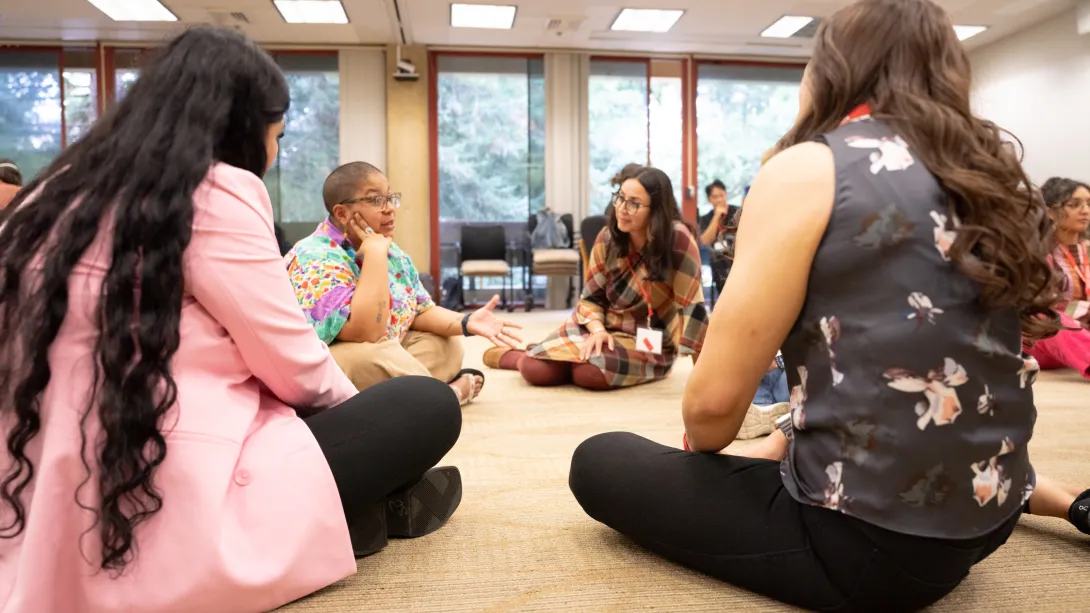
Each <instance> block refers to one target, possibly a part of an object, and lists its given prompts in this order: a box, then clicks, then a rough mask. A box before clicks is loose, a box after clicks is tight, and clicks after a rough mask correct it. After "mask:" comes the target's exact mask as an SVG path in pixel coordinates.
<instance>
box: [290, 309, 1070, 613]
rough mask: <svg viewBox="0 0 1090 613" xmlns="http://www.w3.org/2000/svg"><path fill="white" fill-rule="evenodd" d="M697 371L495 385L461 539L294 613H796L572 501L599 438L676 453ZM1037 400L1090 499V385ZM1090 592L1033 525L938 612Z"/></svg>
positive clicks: (429, 548) (377, 568)
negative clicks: (647, 381) (595, 384)
mask: <svg viewBox="0 0 1090 613" xmlns="http://www.w3.org/2000/svg"><path fill="white" fill-rule="evenodd" d="M563 317H564V314H562V313H532V314H519V313H516V314H514V315H512V316H511V318H512V319H514V320H516V321H519V322H521V323H522V324H523V325H524V326H526V329H527V335H526V338H527V340H534V339H536V338H539V337H540V336H542V335H543V334H544V333H545V332H547V331H548V330H549V329H551V328H552V327H553V326H555V325H558V324H559V322H560V321H561V319H562V318H563ZM486 346H487V344H486V342H484V341H480V340H479V339H469V340H467V341H466V362H467V364H466V365H467V366H477V367H480V356H481V353H482V351H483V350H484V348H485V347H486ZM691 369H692V362H691V361H690V360H688V359H686V360H683V361H682V362H680V363H679V364H678V365H677V366H676V367H675V370H674V373H673V374H672V375H671V376H670V378H669V379H667V380H666V381H663V382H660V383H656V384H653V385H648V386H644V387H640V388H637V389H632V390H623V391H617V392H609V393H590V392H582V391H579V390H576V389H574V388H560V389H533V388H531V387H529V386H528V385H526V384H525V383H523V382H522V380H521V379H520V378H519V376H518V373H514V372H500V371H487V376H488V380H487V383H486V386H485V390H484V392H483V394H482V396H481V397H480V398H479V399H478V401H477V402H476V403H475V404H473V405H471V406H470V407H467V408H466V410H465V423H464V426H463V428H462V438H461V440H460V441H459V442H458V444H457V446H455V448H454V450H453V451H452V452H451V453H450V455H449V456H448V458H447V460H446V462H445V463H450V464H455V465H457V466H458V467H459V468H460V469H461V471H462V475H463V479H464V483H465V495H464V498H463V500H462V506H461V508H460V509H459V510H458V512H457V513H456V514H455V516H454V517H453V519H452V520H451V522H450V524H449V525H447V526H446V527H444V528H443V529H442V530H440V531H438V532H436V533H435V534H432V535H430V536H427V537H424V538H421V539H417V540H413V541H395V542H392V543H391V544H390V546H389V547H388V548H386V549H385V550H383V551H382V552H380V553H379V554H377V555H374V556H371V557H369V558H365V559H362V560H360V561H359V572H358V573H357V574H356V575H355V576H353V577H350V578H348V579H345V580H344V581H341V582H340V583H337V584H336V585H333V586H331V587H329V588H327V589H325V590H323V591H321V592H319V593H317V594H315V595H312V596H310V597H308V598H305V599H303V600H300V601H297V602H295V603H293V604H291V605H288V606H287V607H284V608H283V609H281V611H290V612H293V613H302V612H319V611H320V612H323V613H329V612H347V611H489V612H498V611H643V610H660V611H723V610H740V609H745V610H753V611H773V610H787V609H788V607H785V606H783V605H780V604H778V603H775V602H772V601H770V600H768V599H766V598H764V597H761V596H758V595H756V594H752V593H749V592H747V591H745V590H741V589H737V588H734V587H732V586H729V585H725V584H723V583H720V582H717V581H714V580H712V579H709V578H706V577H704V576H702V575H699V574H697V573H694V572H691V571H689V570H687V569H685V568H682V567H680V566H677V565H674V564H671V563H669V562H665V561H663V560H660V559H658V558H656V557H654V556H651V555H649V554H647V553H646V552H644V551H642V550H641V549H639V548H638V547H636V546H635V545H633V544H632V543H630V542H628V541H626V540H625V539H624V538H622V537H619V536H617V535H616V534H614V533H612V532H610V531H609V530H607V529H606V528H605V527H603V526H601V525H600V524H597V523H596V522H594V521H593V520H591V519H589V518H588V517H587V516H586V515H584V514H583V512H582V510H581V509H580V508H579V506H578V505H577V504H576V502H575V500H574V499H573V498H572V496H571V494H570V492H569V491H568V486H567V478H568V466H569V463H570V459H571V453H572V451H573V450H574V449H575V447H576V445H578V444H579V443H580V442H581V441H583V440H584V439H586V438H587V437H589V436H591V435H593V434H597V433H599V432H608V431H613V430H629V431H633V432H636V433H639V434H641V435H644V436H647V437H649V438H652V439H654V440H657V441H659V442H662V443H665V444H669V445H678V444H679V438H680V435H681V416H680V412H679V406H680V405H679V402H680V400H679V399H680V397H681V392H682V390H683V389H684V386H685V380H686V377H687V375H688V373H689V372H690V370H691ZM1035 391H1036V393H1037V408H1038V413H1039V417H1038V420H1037V430H1036V434H1035V436H1034V439H1033V442H1032V443H1031V448H1032V453H1033V461H1034V464H1035V466H1036V467H1037V469H1038V470H1039V471H1041V472H1044V473H1048V474H1050V475H1051V476H1053V477H1055V478H1058V479H1061V480H1064V481H1071V482H1075V483H1080V484H1088V485H1090V444H1088V442H1090V383H1087V382H1083V381H1082V380H1081V379H1079V378H1077V377H1075V376H1073V375H1071V374H1051V373H1045V374H1043V375H1042V376H1041V377H1040V379H1039V382H1038V383H1037V385H1036V389H1035ZM744 444H745V443H736V445H744ZM1088 577H1090V537H1086V536H1083V535H1081V534H1079V533H1078V532H1077V531H1075V530H1074V529H1073V528H1071V527H1070V526H1069V525H1068V524H1066V522H1061V521H1059V520H1045V519H1040V518H1032V517H1030V518H1026V519H1023V520H1022V522H1021V524H1020V525H1019V527H1018V529H1017V530H1016V531H1015V532H1014V535H1013V536H1012V537H1011V539H1010V541H1009V542H1008V544H1007V545H1006V546H1005V547H1003V548H1002V549H1000V550H999V551H998V552H997V553H996V554H994V555H993V556H992V557H991V558H989V559H988V560H986V561H985V562H984V563H982V564H980V565H979V566H977V567H976V568H975V569H974V570H973V572H972V574H971V575H970V576H969V578H968V579H967V580H966V581H965V582H964V583H963V584H962V585H961V586H960V587H959V588H958V589H957V590H956V591H954V593H953V594H951V595H950V596H948V597H947V598H946V599H945V600H943V601H942V602H941V603H940V604H939V605H938V606H936V607H935V610H938V611H958V612H964V611H1043V612H1054V611H1087V610H1090V578H1088Z"/></svg>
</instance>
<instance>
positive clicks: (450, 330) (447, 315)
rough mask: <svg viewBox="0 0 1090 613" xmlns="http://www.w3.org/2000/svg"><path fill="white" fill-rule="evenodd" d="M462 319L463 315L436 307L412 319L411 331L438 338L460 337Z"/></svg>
mask: <svg viewBox="0 0 1090 613" xmlns="http://www.w3.org/2000/svg"><path fill="white" fill-rule="evenodd" d="M463 317H465V315H463V314H461V313H455V312H454V311H451V310H450V309H444V308H443V307H441V306H438V305H437V306H433V307H432V308H430V309H428V310H427V311H424V312H423V313H420V314H418V315H417V316H416V318H415V319H413V325H412V329H413V330H416V331H417V332H430V333H432V334H436V335H438V336H462V318H463Z"/></svg>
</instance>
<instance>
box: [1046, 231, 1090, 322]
mask: <svg viewBox="0 0 1090 613" xmlns="http://www.w3.org/2000/svg"><path fill="white" fill-rule="evenodd" d="M1065 252H1066V253H1065ZM1048 261H1049V263H1050V264H1051V265H1052V268H1053V269H1054V270H1056V271H1057V272H1059V273H1060V274H1062V275H1063V276H1064V279H1066V282H1065V283H1064V297H1063V300H1062V301H1061V302H1060V304H1058V305H1056V309H1057V310H1059V311H1061V312H1063V313H1065V314H1066V315H1067V316H1068V317H1070V318H1071V319H1076V320H1079V321H1080V322H1082V324H1083V326H1086V325H1088V321H1090V296H1087V293H1088V292H1087V288H1086V283H1085V282H1084V281H1083V277H1087V280H1090V257H1088V254H1087V248H1086V244H1085V243H1081V244H1078V245H1072V246H1065V245H1057V246H1056V248H1055V249H1053V250H1052V254H1051V255H1050V256H1049V257H1048ZM1080 273H1081V274H1080Z"/></svg>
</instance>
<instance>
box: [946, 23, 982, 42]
mask: <svg viewBox="0 0 1090 613" xmlns="http://www.w3.org/2000/svg"><path fill="white" fill-rule="evenodd" d="M987 29H988V26H954V34H957V35H958V40H968V39H970V38H972V37H974V36H976V35H977V34H980V33H981V32H983V31H984V30H987Z"/></svg>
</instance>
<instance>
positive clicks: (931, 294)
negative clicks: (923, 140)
mask: <svg viewBox="0 0 1090 613" xmlns="http://www.w3.org/2000/svg"><path fill="white" fill-rule="evenodd" d="M864 111H865V107H864ZM823 141H824V142H825V143H826V144H827V145H828V146H829V147H830V148H831V149H832V151H833V154H834V156H835V159H836V200H835V205H834V208H833V212H832V215H831V217H830V219H829V225H828V229H827V230H826V232H825V236H824V238H823V239H822V242H821V245H820V247H819V249H818V251H817V254H816V255H815V257H814V262H813V266H812V269H811V272H810V280H809V290H808V293H807V296H806V304H805V306H804V307H803V310H802V312H801V313H800V314H799V318H798V320H797V321H796V322H795V325H794V327H793V328H792V330H791V332H790V334H789V336H788V338H787V340H786V341H785V344H784V347H783V357H784V361H785V363H786V368H787V374H788V384H789V386H790V387H791V418H792V425H793V432H792V434H791V436H790V438H791V443H790V447H789V451H788V454H787V457H786V458H785V459H784V461H783V463H782V464H781V473H782V476H783V481H784V485H785V486H786V488H787V490H788V492H789V493H790V494H791V496H792V497H794V498H795V499H796V500H798V501H799V502H802V503H807V504H813V505H818V506H823V507H826V508H829V509H833V510H836V511H839V512H842V513H845V514H848V515H852V516H854V517H857V518H859V519H862V520H864V521H866V522H868V523H871V524H874V525H877V526H880V527H882V528H886V529H888V530H892V531H896V532H901V533H906V534H912V535H916V536H924V537H935V538H948V539H964V538H973V537H977V536H981V535H984V534H986V533H988V532H990V531H992V530H993V529H995V528H997V527H998V526H999V525H1000V524H1002V523H1003V522H1005V521H1007V520H1008V519H1010V517H1011V516H1012V515H1014V514H1015V513H1017V512H1018V511H1019V509H1020V508H1021V505H1022V503H1023V501H1024V500H1025V499H1026V498H1028V497H1029V494H1030V492H1031V491H1032V490H1033V486H1034V483H1035V477H1034V472H1033V468H1032V467H1031V465H1030V461H1029V455H1028V453H1027V450H1026V445H1027V443H1029V440H1030V436H1031V435H1032V434H1033V423H1034V420H1035V419H1036V415H1037V413H1036V409H1035V408H1034V404H1033V391H1032V389H1031V385H1032V382H1033V379H1034V377H1035V375H1036V372H1037V364H1036V362H1035V361H1033V359H1032V358H1028V357H1025V358H1024V357H1023V354H1022V352H1021V349H1022V340H1021V339H1022V335H1021V327H1020V323H1019V318H1018V314H1017V313H1016V312H1015V311H1014V310H986V309H984V308H983V307H982V306H981V305H980V303H979V295H980V290H979V287H978V286H977V284H976V282H974V281H973V280H971V279H969V278H968V277H966V276H965V275H963V274H962V273H960V272H959V271H958V270H957V267H956V265H955V263H954V262H952V261H951V260H950V256H949V253H948V252H949V249H950V247H951V246H952V244H953V242H954V239H955V238H956V237H957V232H958V226H959V221H958V219H957V217H956V216H955V214H954V213H953V211H952V209H951V207H950V205H949V204H948V198H947V195H946V194H945V192H944V191H943V189H942V188H941V186H940V185H939V183H938V182H937V180H936V179H935V177H934V176H933V175H932V174H931V173H930V172H929V171H928V170H927V168H926V167H924V165H923V163H922V162H921V161H920V160H919V159H917V158H916V157H915V156H914V155H913V153H912V151H911V149H910V148H909V146H908V144H907V143H905V141H904V140H903V139H902V138H901V137H899V136H898V135H896V134H894V133H893V132H892V131H891V130H890V129H889V128H888V127H887V126H886V125H885V124H883V123H882V122H880V121H877V120H875V119H873V118H871V117H870V115H869V114H867V113H866V112H863V113H853V115H852V116H851V117H850V118H849V119H848V120H846V121H845V123H844V124H843V125H842V126H841V127H840V128H839V129H837V130H835V131H833V132H831V133H829V134H827V135H826V136H825V137H824V138H823Z"/></svg>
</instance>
